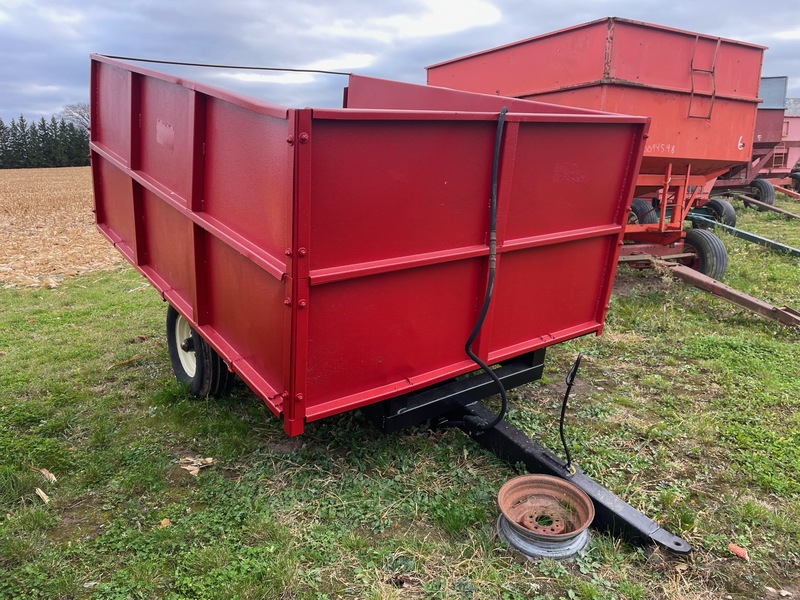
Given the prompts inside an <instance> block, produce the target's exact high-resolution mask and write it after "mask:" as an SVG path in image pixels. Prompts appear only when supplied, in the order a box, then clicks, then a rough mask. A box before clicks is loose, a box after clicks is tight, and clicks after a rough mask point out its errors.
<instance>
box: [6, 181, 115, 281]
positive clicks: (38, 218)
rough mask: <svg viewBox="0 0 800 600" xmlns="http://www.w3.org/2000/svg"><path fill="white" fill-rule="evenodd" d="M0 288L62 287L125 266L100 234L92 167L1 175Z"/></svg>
mask: <svg viewBox="0 0 800 600" xmlns="http://www.w3.org/2000/svg"><path fill="white" fill-rule="evenodd" d="M0 231H2V232H3V243H2V244H0V285H2V286H3V287H6V288H10V287H50V288H53V287H57V286H58V285H59V284H60V283H61V282H62V281H63V280H64V278H66V277H72V276H75V275H80V274H82V273H87V272H90V271H99V270H108V269H114V268H116V267H119V266H121V265H122V264H124V262H125V261H124V259H123V258H122V256H121V255H120V254H119V253H118V252H117V251H116V250H115V249H114V247H113V246H112V245H111V244H110V243H109V242H108V241H107V240H105V239H104V238H103V236H102V235H101V234H100V233H99V232H98V231H97V228H96V227H95V221H94V213H93V195H92V177H91V170H90V167H69V168H61V169H3V170H0Z"/></svg>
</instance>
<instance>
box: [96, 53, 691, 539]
mask: <svg viewBox="0 0 800 600" xmlns="http://www.w3.org/2000/svg"><path fill="white" fill-rule="evenodd" d="M91 65H92V67H91V68H92V72H91V73H92V74H91V78H92V87H91V90H92V96H91V118H92V128H91V155H92V174H93V177H94V192H95V208H96V217H97V226H98V228H99V230H100V232H101V233H102V234H103V235H104V236H105V237H106V238H107V239H108V240H109V241H110V242H111V243H113V244H114V246H115V247H116V248H117V249H118V250H119V251H120V252H121V253H122V255H123V256H124V257H125V258H127V259H128V261H130V262H131V264H132V265H133V266H134V267H135V268H136V269H137V270H138V271H139V272H140V273H142V275H144V276H145V277H146V278H147V279H148V280H149V281H150V283H151V284H152V285H153V286H154V287H155V288H156V289H157V290H158V291H159V292H160V293H161V295H162V297H163V298H164V299H165V300H166V301H167V302H169V307H168V309H167V342H168V345H169V350H170V358H171V361H172V366H173V369H174V370H175V374H176V376H177V377H178V379H179V380H181V381H184V382H186V383H187V384H188V385H189V390H190V391H192V392H193V393H196V394H200V395H207V394H213V395H217V394H220V393H222V392H224V391H225V389H226V388H227V386H228V385H229V384H230V382H231V378H232V374H233V373H235V374H237V375H239V377H241V379H243V380H244V381H245V382H246V383H247V385H248V386H249V387H250V388H251V389H252V390H253V391H254V392H255V393H256V394H257V395H258V396H259V397H260V398H261V399H262V400H263V401H264V403H265V404H266V405H267V407H269V409H270V410H271V411H272V412H273V413H274V414H275V415H276V416H279V417H281V418H282V419H283V425H284V430H285V431H286V433H287V434H289V435H297V434H300V433H302V432H303V428H304V427H305V425H306V423H308V422H310V421H314V420H316V419H321V418H323V417H326V416H329V415H335V414H338V413H342V412H345V411H349V410H353V409H356V408H359V407H364V408H365V409H366V411H367V412H370V413H372V414H373V416H374V417H375V420H376V421H377V422H378V425H379V426H380V427H381V428H382V429H383V430H384V431H392V430H397V429H402V428H404V427H406V426H408V425H410V424H421V423H425V422H434V423H436V424H442V422H443V421H444V424H445V425H447V426H457V427H460V428H461V429H462V430H463V431H464V432H465V433H466V434H467V435H470V436H471V437H472V438H473V439H474V440H475V441H476V442H477V443H479V444H481V445H483V446H484V447H485V448H487V449H488V450H490V451H491V452H494V453H495V454H497V455H498V456H499V457H501V458H502V459H504V460H506V461H508V462H509V463H511V464H514V465H519V464H524V465H525V467H526V468H527V469H528V470H529V471H531V472H534V473H543V474H548V475H554V476H557V477H561V478H564V479H568V480H569V481H570V483H571V484H572V485H574V486H577V487H579V488H580V489H581V490H583V491H584V492H585V493H586V494H587V495H588V496H589V497H590V498H591V500H592V503H593V505H594V509H595V516H594V521H593V525H594V526H595V527H598V528H603V529H607V530H609V531H611V532H612V533H614V534H619V535H623V536H625V537H626V538H628V539H630V540H631V541H637V542H641V541H644V542H655V543H657V544H659V545H661V546H663V547H664V548H666V549H668V550H669V551H671V552H674V553H678V554H686V553H688V552H689V551H690V550H691V545H690V544H689V543H688V542H686V541H685V540H682V539H681V538H680V537H678V536H675V535H674V534H672V533H670V532H668V531H666V530H664V529H662V528H661V527H659V526H658V524H657V523H655V522H654V521H652V520H651V519H649V518H647V517H646V516H645V515H643V514H641V513H640V512H639V511H637V510H635V509H634V508H633V507H631V506H630V505H628V504H626V503H625V502H624V501H623V500H622V499H620V498H618V497H617V496H615V495H614V494H612V493H611V492H610V491H609V490H607V489H605V488H603V487H602V486H601V485H599V484H598V483H596V482H595V481H593V480H592V479H591V478H589V477H588V476H587V475H586V474H585V473H583V472H582V471H581V469H580V467H578V466H576V465H575V464H573V463H571V462H570V461H569V459H568V460H567V461H564V460H563V459H561V458H560V457H558V456H556V455H555V454H553V453H552V452H550V451H549V450H547V449H546V448H543V447H542V446H540V445H538V444H536V443H535V442H534V441H533V440H531V439H530V438H528V437H527V436H526V435H524V434H523V433H522V432H521V431H519V430H518V429H516V428H515V427H513V425H511V424H510V423H508V422H505V421H503V420H502V416H503V413H504V410H502V409H501V411H500V412H499V413H497V414H495V413H493V412H492V411H489V410H488V409H486V408H485V407H484V406H483V405H482V404H481V399H483V398H485V397H487V396H490V395H493V394H494V393H496V392H498V391H499V392H500V394H501V397H503V398H506V395H505V391H504V389H503V388H504V387H505V388H509V387H514V386H517V385H521V384H523V383H527V382H529V381H533V380H535V379H536V378H538V377H540V376H541V374H542V369H543V364H544V353H545V349H546V348H547V347H548V346H551V345H553V344H557V343H559V342H562V341H564V340H568V339H571V338H575V337H577V336H581V335H586V334H590V333H595V334H599V333H600V332H601V330H602V328H603V320H604V318H605V314H606V310H607V308H608V300H609V296H610V294H611V286H612V283H613V279H614V274H615V271H616V265H617V260H618V257H619V251H620V247H621V246H622V243H623V235H624V229H625V224H626V219H627V215H628V210H629V207H630V202H631V199H632V195H633V189H634V185H635V183H636V173H637V172H638V171H639V167H640V163H641V158H642V152H643V150H644V143H645V137H646V134H647V128H648V124H649V121H648V119H647V118H644V117H629V116H621V115H612V114H605V113H600V112H597V111H592V110H585V109H576V108H565V107H561V106H555V105H552V104H544V103H539V102H529V101H525V100H514V99H510V98H498V97H497V96H492V95H482V94H471V93H466V92H458V91H453V90H437V89H435V88H431V87H428V86H418V85H411V84H402V83H398V82H392V81H386V80H380V79H373V78H366V77H351V78H350V80H349V86H348V88H347V90H346V93H345V108H342V109H317V108H303V109H292V108H285V107H280V106H276V105H273V104H268V103H265V102H261V101H258V100H254V99H251V98H247V97H244V96H240V95H237V94H233V93H230V92H226V91H223V90H220V89H216V88H213V87H209V86H206V85H201V84H198V83H193V82H191V81H186V80H184V79H178V78H176V77H171V76H168V75H164V74H162V73H157V72H154V71H151V70H147V69H142V68H139V67H134V66H131V65H129V64H127V63H125V62H122V61H118V60H112V59H109V58H106V57H102V56H99V55H93V56H92V63H91ZM587 181H591V182H592V184H593V186H594V187H593V193H591V194H587V193H586V189H585V188H586V183H587ZM468 350H469V353H471V354H472V355H473V356H472V357H470V356H468V353H467V352H468ZM579 362H580V358H579V359H578V361H576V365H575V367H573V369H572V371H571V372H570V375H569V376H568V381H569V382H570V386H571V383H572V381H573V379H574V376H575V371H576V370H577V365H578V364H579ZM480 363H482V364H481V369H482V371H483V372H482V373H473V371H476V370H477V369H476V366H477V364H480ZM490 367H495V368H490ZM463 375H468V376H465V377H462V376H463ZM568 389H569V388H568ZM567 393H568V392H567ZM503 405H504V406H506V405H507V402H504V403H503ZM564 406H565V407H566V397H565V399H564Z"/></svg>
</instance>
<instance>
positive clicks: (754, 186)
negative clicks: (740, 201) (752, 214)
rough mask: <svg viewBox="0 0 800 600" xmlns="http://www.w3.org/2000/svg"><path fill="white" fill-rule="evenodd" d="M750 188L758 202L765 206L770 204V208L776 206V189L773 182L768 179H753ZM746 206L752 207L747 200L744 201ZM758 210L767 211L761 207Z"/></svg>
mask: <svg viewBox="0 0 800 600" xmlns="http://www.w3.org/2000/svg"><path fill="white" fill-rule="evenodd" d="M749 187H750V190H752V194H753V196H754V197H755V199H756V200H760V201H761V202H763V203H764V204H769V205H770V206H772V205H773V204H775V187H774V186H773V185H772V183H771V182H769V181H767V180H766V179H753V181H751V182H750V186H749ZM744 205H745V206H751V205H750V204H748V203H747V200H744ZM758 210H760V211H764V210H766V209H765V208H761V207H760V206H759V207H758Z"/></svg>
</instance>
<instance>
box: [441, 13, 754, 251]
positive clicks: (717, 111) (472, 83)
mask: <svg viewBox="0 0 800 600" xmlns="http://www.w3.org/2000/svg"><path fill="white" fill-rule="evenodd" d="M764 50H765V48H764V47H763V46H756V45H753V44H747V43H743V42H738V41H735V40H729V39H725V38H718V37H713V36H709V35H705V34H700V33H694V32H690V31H682V30H678V29H672V28H668V27H663V26H660V25H653V24H649V23H641V22H637V21H630V20H627V19H620V18H616V17H610V18H605V19H600V20H597V21H593V22H590V23H585V24H582V25H577V26H575V27H570V28H568V29H564V30H561V31H555V32H552V33H547V34H544V35H540V36H538V37H534V38H530V39H526V40H522V41H519V42H514V43H512V44H508V45H505V46H500V47H498V48H493V49H490V50H486V51H483V52H478V53H476V54H471V55H469V56H464V57H461V58H456V59H453V60H449V61H446V62H443V63H439V64H436V65H433V66H429V67H427V71H428V84H429V85H432V86H441V87H447V88H454V89H459V90H466V91H472V92H484V93H494V94H499V95H505V96H513V97H517V98H525V99H536V100H544V101H547V102H554V103H556V104H563V105H567V106H576V107H584V108H591V109H597V110H602V111H609V112H612V113H622V114H639V115H647V116H649V117H651V118H652V124H651V127H650V134H649V138H648V140H647V145H646V147H645V151H644V159H643V161H642V165H641V170H640V177H639V180H638V182H637V187H636V195H637V196H640V197H658V198H661V199H662V202H661V206H662V207H663V210H662V215H661V221H660V223H659V224H657V225H656V224H653V225H632V226H630V227H629V228H628V234H627V236H626V239H628V240H632V241H635V242H641V243H653V242H659V243H663V244H672V243H674V242H675V241H676V240H680V238H681V237H682V229H683V220H684V216H685V215H686V213H687V212H688V211H689V209H690V208H691V207H692V206H694V205H696V204H702V203H704V202H705V201H706V200H707V194H704V192H703V190H702V186H704V185H705V184H706V183H707V182H709V181H712V180H713V179H714V178H715V177H717V176H718V175H720V174H721V173H723V172H725V171H726V170H728V169H729V168H730V167H731V166H732V165H735V164H741V163H745V162H746V161H748V159H749V157H750V155H751V153H752V151H753V129H754V126H755V119H756V107H757V103H758V89H759V77H760V73H761V62H762V57H763V52H764ZM693 188H698V189H699V191H698V193H691V192H689V190H691V189H693ZM667 213H669V214H671V215H672V218H671V219H665V215H666V214H667ZM626 250H630V249H626Z"/></svg>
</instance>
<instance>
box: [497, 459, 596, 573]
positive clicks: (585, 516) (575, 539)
mask: <svg viewBox="0 0 800 600" xmlns="http://www.w3.org/2000/svg"><path fill="white" fill-rule="evenodd" d="M497 503H498V505H499V507H500V517H499V518H498V520H497V533H498V535H499V536H500V538H501V539H503V541H505V542H506V543H507V544H509V545H510V546H511V547H513V548H515V549H517V550H519V551H520V552H521V553H522V554H524V555H525V556H526V557H528V558H530V559H536V558H567V557H569V556H572V555H574V554H576V553H578V552H581V551H582V550H584V549H585V548H586V546H587V545H588V543H589V525H591V523H592V521H593V520H594V505H593V504H592V501H591V500H590V499H589V496H587V495H586V493H584V492H583V490H581V489H580V488H578V487H577V486H575V485H574V484H572V483H570V482H568V481H565V480H563V479H560V478H558V477H552V476H550V475H522V476H520V477H515V478H514V479H511V480H510V481H508V482H506V483H505V485H503V487H502V488H500V491H499V492H498V494H497Z"/></svg>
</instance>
